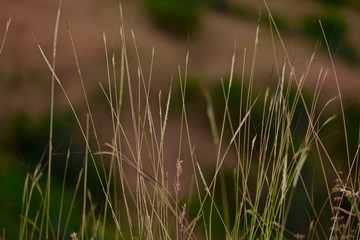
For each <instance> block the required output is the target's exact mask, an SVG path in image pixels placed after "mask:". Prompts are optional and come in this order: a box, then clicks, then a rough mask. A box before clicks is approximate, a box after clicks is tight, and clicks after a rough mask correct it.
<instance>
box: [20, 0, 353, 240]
mask: <svg viewBox="0 0 360 240" xmlns="http://www.w3.org/2000/svg"><path fill="white" fill-rule="evenodd" d="M265 5H266V4H265ZM268 13H269V19H270V23H271V29H272V30H273V32H272V33H273V35H272V36H273V41H274V46H275V42H276V41H279V42H280V43H281V46H282V48H283V50H284V52H285V60H284V61H283V62H279V61H278V59H277V58H276V51H275V47H274V56H275V63H276V65H275V73H276V76H277V80H278V81H277V84H276V86H275V87H274V88H267V89H266V90H263V91H256V89H255V87H254V79H255V73H256V71H257V69H256V62H257V60H258V59H257V51H258V46H259V44H261V42H259V31H260V27H259V26H258V28H257V29H256V37H255V41H254V50H253V52H252V53H250V56H249V53H248V51H247V49H244V51H243V54H242V56H241V58H240V60H237V58H239V54H238V51H237V50H236V48H235V50H234V55H233V58H232V65H231V66H229V72H230V74H229V76H230V77H229V79H228V80H222V81H221V86H222V88H221V97H217V101H220V102H221V104H222V105H221V106H222V108H221V109H220V110H219V109H218V108H216V106H215V104H214V100H215V97H214V96H212V95H211V94H210V91H208V89H207V88H205V87H204V88H203V92H202V93H203V97H204V99H205V100H206V101H204V102H205V103H206V106H205V107H206V111H207V116H208V120H209V122H208V123H209V125H208V126H209V127H208V130H209V132H210V133H211V134H212V136H213V145H212V146H211V147H212V148H213V149H215V155H214V156H213V158H212V159H210V160H209V161H210V162H204V161H202V160H201V159H198V157H197V156H198V155H197V152H198V151H208V149H196V148H195V145H194V143H193V139H192V136H193V135H192V132H193V131H195V130H194V128H193V126H192V122H191V121H190V120H189V119H190V116H191V114H193V113H194V112H192V111H190V110H189V109H188V104H186V101H185V100H186V94H187V79H188V69H187V66H188V62H189V58H190V53H188V54H187V55H186V59H185V65H184V67H182V66H179V67H178V69H177V73H176V74H174V76H172V77H171V84H170V86H169V88H168V89H167V90H165V92H166V93H165V94H164V91H158V94H154V92H157V90H154V89H152V88H151V82H152V69H153V63H154V58H155V50H154V49H153V51H152V58H151V59H152V60H151V64H150V69H149V70H148V71H147V70H145V69H143V67H142V63H141V61H140V59H141V58H140V54H141V53H139V51H138V49H137V44H136V37H135V33H134V32H133V31H132V30H130V32H129V31H128V30H127V29H126V28H125V26H124V24H122V22H123V20H122V10H121V7H120V16H121V25H120V32H119V35H120V36H121V38H120V39H121V40H120V43H119V45H120V46H121V47H120V53H117V52H110V51H109V48H108V45H107V37H106V34H105V33H104V34H103V41H104V57H105V63H106V73H105V74H104V75H105V76H106V79H107V81H106V82H101V83H100V87H99V89H101V91H102V93H103V96H104V98H105V99H106V103H107V104H106V106H103V107H102V108H107V116H108V118H107V119H108V122H107V123H106V126H103V125H101V126H100V125H97V120H96V118H95V116H96V111H97V110H99V109H96V108H94V107H93V106H92V103H91V102H90V101H89V100H88V97H89V96H88V94H87V92H86V87H85V81H84V79H83V75H82V71H81V63H80V62H79V61H78V58H77V52H76V47H75V46H76V43H75V42H74V40H73V38H72V34H71V30H70V28H71V26H68V35H69V39H70V42H71V44H72V48H73V56H74V61H75V64H76V67H77V70H78V76H79V80H80V84H81V86H82V91H83V92H82V93H83V94H84V101H85V107H84V108H82V109H78V108H76V107H75V106H74V105H73V103H72V101H71V98H70V96H69V94H68V92H67V91H66V89H65V88H64V86H63V83H62V79H60V78H59V75H58V74H57V70H56V62H55V59H56V50H57V47H56V42H57V31H58V30H57V29H58V25H59V18H60V14H61V3H60V6H59V11H58V18H57V19H58V20H57V22H56V27H55V37H54V47H53V55H52V58H49V57H47V56H46V54H45V52H44V51H43V49H42V47H41V45H38V48H39V52H40V53H41V55H42V57H43V58H44V61H45V63H46V64H47V66H48V68H49V70H50V72H51V79H52V82H53V85H52V89H51V101H50V103H51V118H50V130H49V133H50V138H49V146H48V156H47V159H46V160H45V161H42V162H41V163H39V165H38V167H37V168H36V169H35V171H34V172H29V173H28V175H27V176H26V180H25V182H24V189H23V199H22V211H21V221H20V231H19V233H20V234H19V239H36V238H39V239H69V238H71V239H94V238H96V239H340V238H342V237H347V238H353V239H357V238H359V235H360V231H359V227H358V220H359V217H360V214H359V209H358V206H359V200H360V197H359V192H358V191H357V189H359V183H358V177H359V170H358V169H359V168H358V167H359V166H358V150H359V149H358V147H356V151H355V152H350V150H349V149H350V146H349V144H348V140H347V138H348V137H347V134H346V133H347V131H348V129H347V126H346V119H345V118H342V116H345V113H344V111H345V110H344V107H343V99H342V93H341V90H340V86H339V80H338V78H337V75H336V71H335V66H334V65H332V66H331V68H330V69H329V70H320V72H319V77H318V79H317V84H316V87H315V88H314V90H313V92H312V94H310V97H305V94H304V90H303V89H304V85H305V83H306V82H307V80H308V75H307V74H308V71H309V69H310V67H311V66H312V62H313V60H314V56H315V53H314V54H313V55H312V56H311V58H310V60H309V62H308V65H307V68H306V69H305V70H304V72H303V73H302V74H300V75H298V74H297V73H296V72H297V71H296V66H295V65H294V64H293V62H292V61H291V60H290V59H291V58H290V57H289V56H288V54H287V48H286V46H285V44H284V43H283V41H282V38H281V35H280V33H279V32H278V31H277V28H276V25H275V24H274V21H273V18H272V15H271V12H270V11H268ZM320 26H321V25H320ZM128 33H129V34H130V35H131V40H130V43H129V40H128V38H127V37H126V36H127V34H128ZM324 37H325V39H326V36H324ZM325 44H327V43H326V42H325ZM224 47H225V46H224ZM130 51H132V52H133V55H134V56H135V62H136V64H135V67H134V65H133V64H131V63H130V62H131V61H130V59H129V54H128V53H129V52H130ZM117 54H119V57H117ZM329 57H330V59H331V60H332V57H331V55H329ZM248 59H251V60H250V62H249V63H248ZM132 60H133V59H132ZM237 61H240V62H242V70H243V71H242V72H243V73H244V74H243V75H242V76H241V78H240V79H241V80H240V82H237V83H236V85H237V86H239V88H237V92H236V94H237V96H238V97H237V98H236V99H237V101H238V104H236V106H237V109H235V110H234V105H233V104H230V99H231V98H232V94H233V93H234V91H233V87H234V84H235V81H236V80H235V77H234V70H235V66H236V64H235V63H236V62H237ZM247 68H250V70H251V71H250V75H249V76H245V69H247ZM330 70H331V71H332V73H333V74H335V76H336V84H337V88H338V95H337V96H335V97H334V98H331V99H330V100H329V101H327V102H325V104H322V101H320V98H321V94H322V87H323V84H324V81H325V80H326V77H327V75H328V74H329V73H330ZM173 79H178V84H176V82H175V80H173ZM175 88H178V89H175ZM174 89H175V90H174ZM54 91H61V92H62V93H63V96H64V97H65V98H66V99H67V102H68V104H69V107H70V109H71V111H72V113H73V115H74V118H75V121H76V124H77V129H78V131H79V132H80V134H81V136H82V140H83V151H82V154H81V155H75V154H74V153H73V152H72V151H71V150H70V149H69V151H67V152H66V154H65V155H64V156H65V157H64V159H63V162H64V163H65V167H64V169H65V171H64V173H63V179H62V180H61V183H60V184H61V186H62V187H61V189H62V190H61V194H60V201H58V204H57V205H56V206H54V205H55V204H54V201H55V195H56V194H55V192H54V190H53V188H52V186H53V184H55V180H54V178H53V175H52V172H53V171H54V169H53V165H52V161H53V160H54V159H53V155H54V152H53V146H52V138H53V137H56V136H53V134H52V128H53V127H52V123H53V121H54V115H53V112H54V111H55V109H54V107H53V106H54V105H53V101H54ZM174 91H178V92H180V94H179V95H180V99H181V106H180V111H178V112H177V111H175V110H174V111H172V106H173V105H172V101H173V98H174V95H176V94H173V92H174ZM154 96H158V97H154ZM336 104H338V105H339V106H340V113H339V114H337V115H332V114H329V112H330V110H329V109H328V108H329V106H333V105H336ZM299 108H301V109H302V111H303V112H302V117H301V118H300V117H299ZM83 111H85V115H84V116H83V115H81V114H82V113H81V112H83ZM234 113H236V114H234ZM172 114H174V115H175V116H176V117H178V118H179V121H178V125H177V127H176V132H174V130H172V131H170V132H169V121H170V120H171V119H172ZM335 118H341V122H342V124H343V125H342V126H341V127H340V126H339V128H340V129H341V130H340V131H341V132H342V133H343V142H344V146H342V147H341V149H345V154H344V155H345V158H346V164H344V166H343V167H342V169H341V172H340V169H338V168H337V163H335V159H333V157H332V156H331V149H328V147H327V146H326V144H325V142H324V141H323V138H322V136H323V132H324V131H325V130H326V128H327V126H328V125H331V124H332V122H333V120H334V119H335ZM299 126H301V127H299ZM105 129H110V131H109V134H108V135H109V136H107V137H106V139H107V140H104V141H102V139H103V137H101V135H102V133H103V131H104V132H105V131H106V130H105ZM171 135H175V136H177V137H178V139H179V141H178V142H177V143H176V144H175V145H174V143H172V142H167V141H168V140H167V139H169V138H168V136H171ZM69 141H70V140H69ZM170 147H171V149H169V148H170ZM168 151H172V152H174V151H175V152H176V156H177V157H176V158H174V159H171V158H168V156H169V154H168ZM79 156H81V160H82V165H81V168H80V169H79V171H78V172H77V175H76V176H75V179H76V180H75V181H74V182H72V186H69V183H68V178H69V175H68V170H69V169H70V168H71V165H72V164H73V161H74V159H77V160H78V158H79ZM172 156H173V155H172ZM313 167H314V168H315V167H317V168H316V169H315V170H314V172H315V174H314V176H312V175H311V173H310V174H309V172H305V170H306V169H307V171H309V168H310V169H311V168H313ZM205 169H207V170H205ZM209 169H210V170H209ZM310 172H312V171H311V170H310ZM94 176H95V180H96V181H95V182H96V183H94V181H91V179H94ZM72 177H73V178H74V176H72ZM309 178H310V179H309ZM334 180H336V181H335V182H334ZM318 183H323V185H324V186H325V187H324V188H321V191H323V192H322V193H321V197H320V198H317V197H318V196H319V194H317V191H319V190H318V189H317V187H319V186H320V185H319V184H318ZM94 184H95V185H97V186H99V188H98V191H95V190H94ZM69 189H71V190H69ZM299 193H301V194H299ZM65 199H68V200H65ZM344 203H347V204H349V205H350V207H346V206H345V205H344ZM294 206H300V207H299V209H294ZM319 206H320V207H319ZM299 212H301V213H302V214H300V215H299V216H298V215H297V213H299ZM304 215H305V217H304ZM297 223H298V224H300V223H301V225H302V226H303V225H305V226H306V228H305V229H304V228H297V227H296V224H297ZM294 225H295V227H294Z"/></svg>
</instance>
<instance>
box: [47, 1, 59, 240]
mask: <svg viewBox="0 0 360 240" xmlns="http://www.w3.org/2000/svg"><path fill="white" fill-rule="evenodd" d="M61 6H62V0H60V1H59V6H58V11H57V16H56V22H55V31H54V39H53V55H52V57H53V59H52V60H53V62H52V68H53V69H54V71H55V66H56V51H57V38H58V32H59V21H60V15H61ZM54 91H55V76H54V74H52V76H51V96H50V126H49V152H48V177H47V185H46V193H45V195H46V203H45V204H46V228H45V237H46V238H48V237H49V222H50V215H49V214H50V202H51V170H52V156H53V145H52V141H53V140H52V139H53V122H54Z"/></svg>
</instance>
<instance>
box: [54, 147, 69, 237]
mask: <svg viewBox="0 0 360 240" xmlns="http://www.w3.org/2000/svg"><path fill="white" fill-rule="evenodd" d="M69 159H70V148H69V149H68V151H67V155H66V161H65V169H64V176H63V182H62V188H61V198H60V209H59V217H58V228H57V231H56V238H57V239H60V227H61V225H62V224H61V222H62V214H63V207H64V196H65V184H66V177H67V170H68V166H69Z"/></svg>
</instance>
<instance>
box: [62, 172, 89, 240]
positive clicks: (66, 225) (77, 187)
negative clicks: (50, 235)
mask: <svg viewBox="0 0 360 240" xmlns="http://www.w3.org/2000/svg"><path fill="white" fill-rule="evenodd" d="M83 174H84V167H82V168H81V170H80V172H79V175H78V178H77V182H76V185H75V190H74V194H73V197H72V199H71V203H70V206H69V210H68V213H67V218H66V221H65V225H64V229H67V227H68V225H69V222H70V218H71V217H72V215H71V214H72V210H73V208H74V205H75V200H76V196H77V193H78V191H79V188H80V183H81V180H82V179H83ZM80 230H81V229H80ZM65 234H66V231H64V233H63V235H62V238H61V239H65Z"/></svg>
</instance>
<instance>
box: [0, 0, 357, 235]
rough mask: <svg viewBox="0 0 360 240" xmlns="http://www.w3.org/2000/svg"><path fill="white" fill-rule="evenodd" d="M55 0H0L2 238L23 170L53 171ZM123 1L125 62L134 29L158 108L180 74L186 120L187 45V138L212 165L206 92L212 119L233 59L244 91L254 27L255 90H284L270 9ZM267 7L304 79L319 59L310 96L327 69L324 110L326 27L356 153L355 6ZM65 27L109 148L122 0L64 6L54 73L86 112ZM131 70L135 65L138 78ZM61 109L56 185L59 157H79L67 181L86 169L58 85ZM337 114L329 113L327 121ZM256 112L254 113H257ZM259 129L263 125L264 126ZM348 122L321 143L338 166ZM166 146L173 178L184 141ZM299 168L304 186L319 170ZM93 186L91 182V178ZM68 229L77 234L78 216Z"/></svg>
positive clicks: (183, 0)
mask: <svg viewBox="0 0 360 240" xmlns="http://www.w3.org/2000/svg"><path fill="white" fill-rule="evenodd" d="M58 4H59V3H58V1H50V0H26V1H25V0H1V1H0V39H2V38H3V36H4V34H5V27H6V22H7V21H8V20H9V19H10V18H11V19H12V20H11V24H10V28H9V31H8V32H7V36H6V40H5V43H4V47H3V50H2V53H1V55H0V99H1V100H0V228H1V229H5V231H6V236H7V239H15V238H16V237H17V231H18V230H17V229H18V225H19V222H20V212H21V198H22V190H23V186H24V180H25V177H26V173H27V172H29V171H30V172H31V171H33V170H34V169H35V167H36V166H37V164H38V163H39V162H41V163H42V165H46V159H47V146H48V138H49V110H50V96H51V73H50V71H49V69H48V68H47V66H46V63H45V61H44V59H43V58H42V56H41V54H40V52H39V49H38V47H37V44H40V46H41V47H42V48H43V50H44V53H45V54H46V56H47V57H48V58H49V59H51V54H52V46H53V35H54V31H55V29H54V27H55V21H56V14H57V9H58ZM121 4H122V8H123V13H124V26H125V28H126V36H127V41H128V43H129V44H128V45H129V48H128V52H129V59H130V63H131V64H134V66H135V65H136V64H137V61H136V51H135V48H134V45H133V44H132V42H133V39H132V38H131V32H130V29H132V30H133V31H134V33H135V38H136V44H137V48H138V50H139V54H140V61H141V64H142V68H143V71H144V75H145V76H148V75H150V67H151V59H152V48H153V47H154V52H155V56H154V64H153V69H152V88H151V93H152V94H153V96H155V98H154V99H156V101H157V95H158V92H159V90H162V91H163V92H164V93H167V91H168V89H169V85H170V83H171V79H172V76H174V80H173V83H174V84H173V85H174V90H175V92H177V93H178V95H176V93H175V96H174V104H175V106H174V107H173V108H174V109H173V110H172V111H173V112H174V115H175V116H180V114H179V112H180V104H179V101H180V95H179V89H178V85H179V84H178V66H181V69H182V70H183V69H184V68H185V57H186V53H187V50H188V49H189V52H190V55H189V65H188V83H189V84H188V87H189V95H188V97H189V98H188V101H189V102H191V104H189V111H190V112H193V113H196V114H195V116H192V115H191V114H190V116H191V117H190V121H191V124H192V126H194V128H193V132H192V134H193V139H194V144H195V145H196V149H197V150H198V151H197V158H198V160H199V162H203V163H206V162H208V161H209V166H210V167H209V168H211V159H214V157H213V156H215V150H213V151H212V150H209V149H213V147H212V146H213V140H212V138H211V132H210V131H209V124H208V121H207V119H206V105H205V98H204V96H203V94H202V87H206V88H207V89H208V90H209V92H210V93H211V96H212V97H213V101H214V102H215V106H216V107H217V110H218V111H217V112H218V113H219V114H222V112H221V108H222V106H221V104H220V103H219V102H221V99H223V97H222V96H221V85H220V84H221V83H220V79H221V78H223V79H225V80H226V79H227V78H228V77H229V75H230V68H231V58H232V55H233V53H234V51H235V52H236V56H237V57H236V58H237V60H236V63H235V69H234V76H235V79H236V82H235V83H236V84H238V85H237V86H239V82H240V79H241V78H242V74H243V58H244V52H246V67H245V72H244V76H245V79H248V78H249V76H250V72H251V62H252V60H253V51H254V42H255V36H256V29H257V26H258V23H259V31H260V33H259V45H258V50H257V51H258V53H257V57H256V59H255V72H254V86H255V89H256V91H255V92H259V93H261V92H264V91H265V88H266V87H270V88H273V89H274V87H275V86H276V84H277V82H278V70H277V68H278V67H279V65H280V68H281V66H282V64H283V62H284V61H285V53H284V50H283V47H282V45H281V41H280V40H279V38H278V36H277V34H276V33H275V31H274V28H273V27H271V24H270V21H269V17H268V11H267V10H266V8H265V5H264V3H263V2H262V1H260V0H259V1H254V0H243V1H240V0H143V1H140V0H138V1H130V0H123V1H121ZM268 6H269V8H270V11H271V13H272V15H273V18H274V20H275V22H276V25H277V28H278V30H279V31H280V34H281V36H282V41H283V43H284V45H285V47H286V48H287V50H288V54H289V56H288V57H289V58H290V61H291V62H292V63H293V64H294V66H295V71H296V72H297V73H299V74H300V73H303V72H305V71H306V69H307V64H308V63H309V61H310V59H311V56H312V54H313V53H314V52H315V58H314V62H313V63H312V64H311V67H310V68H309V69H308V74H307V80H306V83H305V90H304V91H305V92H307V91H308V92H309V95H310V96H311V94H312V92H313V89H314V87H315V86H316V83H317V79H318V77H319V73H320V71H327V70H329V73H328V76H327V79H326V81H325V82H324V86H323V91H322V94H321V99H320V101H321V102H326V101H327V100H328V99H329V98H331V97H333V96H336V94H337V89H336V83H335V78H334V76H335V75H334V72H333V70H332V69H331V62H330V58H329V53H328V51H327V49H326V45H325V42H324V41H323V37H322V32H321V28H320V26H319V20H321V22H322V25H323V29H324V31H325V34H326V36H327V38H328V41H329V48H330V51H331V54H332V55H333V57H334V62H335V66H336V71H337V72H336V73H337V76H338V78H339V82H340V85H341V86H340V88H341V92H342V94H343V96H344V99H345V107H346V115H347V120H348V128H349V138H350V139H349V140H350V145H351V146H352V147H353V148H352V149H351V150H352V153H354V151H355V150H356V147H357V141H358V132H359V131H358V129H359V120H360V108H359V98H360V94H359V90H360V89H359V85H360V82H359V81H360V80H359V76H360V68H359V66H360V55H359V54H360V44H359V40H360V21H359V20H360V1H358V0H287V1H285V0H271V1H270V0H269V1H268ZM66 22H67V23H68V26H69V28H70V30H71V33H72V36H73V40H74V43H75V48H76V51H77V54H78V59H79V62H80V68H81V70H82V74H83V78H84V81H85V86H86V91H87V96H88V98H89V99H90V102H91V104H92V106H93V108H94V114H95V115H96V116H97V117H98V118H97V119H98V120H97V121H98V126H99V128H100V132H101V134H100V135H101V136H100V137H101V138H102V139H103V140H104V142H110V141H111V140H109V136H108V135H107V134H108V133H109V131H111V128H109V126H108V125H109V122H108V119H107V118H106V116H109V112H106V111H109V110H108V109H106V108H105V107H104V105H105V106H106V104H107V103H106V99H105V98H104V95H103V93H102V91H101V89H100V86H99V83H102V84H104V85H105V84H106V81H107V73H106V58H105V52H104V42H103V33H105V35H106V37H107V43H108V50H109V51H113V52H114V54H115V58H116V59H117V60H119V56H120V50H121V44H120V34H119V27H120V26H121V24H122V23H121V19H120V15H119V5H118V1H113V0H107V1H100V0H77V1H67V0H64V1H63V5H62V13H61V19H60V25H59V36H58V47H57V49H58V51H57V59H56V72H57V73H58V76H59V78H60V79H61V81H62V83H63V85H64V88H65V89H66V91H67V92H68V94H69V96H70V99H71V101H72V103H73V104H74V105H75V107H76V108H77V109H85V108H84V106H85V101H84V96H83V94H82V90H81V85H80V81H79V77H78V74H77V69H76V64H75V61H74V55H73V49H72V46H71V41H70V39H69V35H68V30H67V24H66ZM234 49H235V50H234ZM245 49H246V50H245ZM136 70H137V69H136V68H134V69H133V71H134V73H133V74H134V76H136ZM287 71H289V69H287ZM236 84H235V85H236ZM233 94H234V96H233V97H234V98H235V100H234V105H236V104H235V102H237V101H236V98H238V97H239V96H238V93H236V91H235V92H234V93H233ZM163 95H164V96H165V95H166V94H163ZM177 98H178V99H177ZM217 103H219V104H217ZM176 104H178V105H176ZM176 108H178V109H176ZM300 108H301V107H300ZM55 109H56V112H55V122H54V148H55V152H56V154H57V155H56V157H55V158H56V159H57V158H58V159H59V161H58V162H59V163H56V162H55V169H59V173H58V176H56V175H57V174H56V171H55V173H54V175H55V177H58V178H59V179H60V181H61V179H62V176H63V174H62V170H61V169H63V168H64V167H63V165H64V164H63V162H62V160H60V159H63V158H64V155H65V153H66V151H67V149H71V151H72V152H73V153H74V154H73V155H74V159H73V164H74V166H73V169H74V170H69V171H73V172H70V174H69V176H70V178H71V176H72V175H71V173H73V175H76V174H77V171H78V169H79V168H80V167H81V165H82V155H81V153H82V152H83V149H84V143H83V141H81V136H80V134H79V129H78V127H77V126H76V122H75V119H74V117H73V114H72V112H71V111H70V109H69V105H68V103H67V101H66V99H65V97H64V95H63V93H62V92H61V91H60V90H59V89H58V88H56V90H55ZM125 109H126V107H125ZM234 109H236V106H234ZM331 110H332V111H334V112H337V111H338V110H339V108H338V105H336V104H335V105H334V106H332V108H331ZM259 111H260V110H259ZM334 112H329V113H326V114H327V115H329V116H330V115H332V114H333V113H334ZM79 114H80V116H82V117H83V119H84V114H85V110H84V112H81V110H79ZM81 114H83V115H81ZM254 115H255V117H256V114H254ZM300 115H301V109H299V116H300ZM178 121H179V120H177V118H176V117H174V119H171V121H170V122H169V132H171V130H174V131H176V129H177V126H178V125H177V123H178ZM254 121H255V124H254V125H256V124H258V122H257V123H256V121H259V119H254ZM341 126H342V125H341V119H340V118H338V119H336V120H335V121H334V122H333V123H332V125H330V128H329V130H328V132H327V133H326V134H324V136H326V137H327V138H325V139H326V140H325V141H326V142H327V143H328V144H329V146H330V148H331V147H332V149H333V153H332V154H333V156H334V158H336V159H338V160H339V162H338V166H339V168H340V169H341V166H342V160H341V159H344V157H346V155H345V152H346V151H345V146H344V143H343V138H342V137H341V136H342V135H341V134H342V133H341V130H339V129H341ZM168 138H169V140H168V148H167V153H168V155H167V156H168V158H169V159H170V161H171V163H169V171H170V172H171V171H174V170H175V164H174V163H175V161H176V156H177V148H176V149H171V146H172V145H173V146H176V147H177V144H173V142H176V141H178V138H177V136H174V137H172V136H169V137H168ZM201 149H206V151H201ZM76 153H79V154H78V155H76ZM313 164H314V165H318V164H319V163H313ZM230 165H231V164H230ZM185 167H186V166H185ZM189 167H190V166H189ZM304 171H305V173H304V174H305V175H307V176H309V182H310V183H311V182H313V176H314V174H316V173H314V172H313V170H312V164H311V163H309V164H307V165H306V166H305V167H304ZM306 171H308V172H306ZM76 179H77V178H76V176H73V179H72V180H71V179H70V180H69V181H70V183H71V181H73V183H75V182H76ZM93 181H94V182H96V179H93ZM319 184H320V183H319ZM54 185H55V186H54V189H56V188H57V187H58V188H59V189H60V187H61V184H60V182H59V184H58V186H57V184H56V183H54ZM321 194H324V193H321V191H320V192H319V195H321ZM55 195H56V194H55ZM301 204H302V203H301V202H300V203H299V204H298V206H297V205H296V206H294V208H297V209H299V212H300V213H299V214H300V215H301V214H303V216H301V217H304V219H305V220H306V219H307V215H306V212H305V211H301V209H302V208H303V207H304V206H303V205H301ZM54 205H56V204H54ZM304 205H306V204H305V203H304ZM301 212H304V213H301ZM289 222H290V223H289V225H290V226H289V228H291V229H294V231H304V229H307V228H308V225H309V223H308V222H304V223H301V224H299V223H293V222H291V221H290V220H289ZM73 224H74V226H76V224H77V222H76V220H74V223H73Z"/></svg>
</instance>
